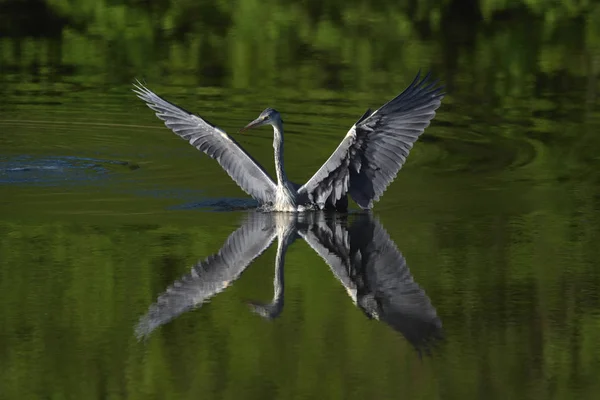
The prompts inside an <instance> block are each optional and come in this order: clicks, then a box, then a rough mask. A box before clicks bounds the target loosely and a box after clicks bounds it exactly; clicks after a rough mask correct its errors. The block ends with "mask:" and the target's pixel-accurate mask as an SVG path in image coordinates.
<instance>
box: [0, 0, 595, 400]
mask: <svg viewBox="0 0 600 400" xmlns="http://www.w3.org/2000/svg"><path fill="white" fill-rule="evenodd" d="M496 3H498V4H496ZM500 3H502V2H494V1H485V2H484V1H482V2H476V1H473V2H469V3H464V2H462V3H461V2H444V1H433V2H425V1H422V2H421V1H410V2H407V3H406V5H398V4H396V2H384V1H382V2H380V3H378V4H377V5H375V3H370V2H349V3H340V2H336V1H325V2H317V1H306V2H292V3H289V4H288V3H283V2H279V1H275V0H270V1H266V2H265V1H263V2H260V3H259V2H254V1H248V2H239V3H231V4H230V2H204V1H200V2H186V1H178V2H169V1H162V2H157V3H156V4H154V3H153V4H152V5H151V6H150V5H148V4H146V3H144V2H121V1H112V2H92V1H85V0H79V1H72V2H67V1H60V0H58V1H47V2H44V1H39V0H28V1H24V2H17V1H14V0H3V1H0V216H1V220H0V370H1V371H2V373H1V374H0V399H41V398H52V399H67V398H69V399H70V398H72V399H96V398H97V399H136V398H140V399H146V398H157V399H158V398H161V399H162V398H182V399H188V398H189V399H192V398H194V399H195V398H206V399H212V398H215V399H221V398H227V399H231V398H238V399H239V398H243V399H269V398H279V399H292V398H294V399H300V398H303V399H304V398H318V399H320V398H344V399H346V398H348V399H350V398H357V399H358V398H375V399H396V398H419V399H440V398H443V399H455V398H456V399H475V398H477V399H479V398H489V399H492V398H493V399H517V398H527V399H572V398H577V399H593V398H596V396H597V393H598V392H599V391H600V381H599V380H598V378H597V377H598V375H600V346H599V345H598V337H599V336H600V296H599V291H600V266H599V265H598V259H599V257H600V249H599V247H598V240H599V238H600V186H599V185H600V172H599V171H600V156H598V154H600V136H599V135H598V132H600V112H599V104H598V99H597V90H598V87H599V84H598V81H597V76H598V74H599V73H600V30H599V29H598V26H600V7H599V6H598V5H596V4H593V3H586V2H572V4H571V3H568V4H567V3H565V4H566V5H560V4H558V5H557V4H554V3H552V4H551V3H550V2H542V1H540V2H536V1H524V2H522V3H521V2H513V3H514V4H512V5H511V8H506V7H507V6H506V5H504V4H503V3H502V4H500ZM465 4H468V6H465V7H467V9H463V8H461V7H463V5H465ZM465 10H466V11H465ZM419 68H422V69H423V70H431V71H432V72H433V74H434V75H435V76H436V77H438V78H440V79H441V80H442V81H443V82H444V83H445V84H446V91H447V93H448V94H447V96H446V98H445V99H444V102H443V104H442V107H441V108H440V109H439V112H438V115H437V116H436V118H435V120H434V121H433V123H432V124H431V126H430V127H429V128H428V129H427V130H426V131H425V134H424V135H423V136H422V138H421V140H419V142H417V144H416V145H415V147H414V149H413V151H412V152H411V155H410V157H409V159H408V162H407V163H406V165H405V166H404V168H403V169H402V170H401V172H400V173H399V175H398V177H397V179H396V180H395V181H394V183H393V184H392V185H391V186H390V187H389V188H388V190H387V191H386V193H385V195H384V196H383V197H382V200H381V201H380V202H379V203H377V204H376V206H375V209H374V212H373V215H374V218H375V221H377V222H374V224H380V225H377V226H380V227H381V228H382V229H383V230H384V231H385V232H386V235H389V240H390V241H391V242H390V243H393V244H394V245H395V246H396V247H397V249H398V251H400V252H401V254H402V255H403V257H405V259H406V263H407V268H409V269H408V270H405V272H406V271H408V276H406V275H403V276H404V277H405V278H406V279H410V278H411V277H412V279H414V284H416V285H418V287H419V288H420V289H421V290H422V291H423V292H419V293H421V295H422V297H421V298H422V299H426V302H428V303H427V304H429V306H428V307H429V308H427V307H426V308H427V310H428V312H430V313H433V314H432V315H435V316H437V317H436V318H437V321H438V322H439V323H440V324H441V328H440V329H439V330H438V329H437V328H436V329H433V328H432V329H430V330H427V329H425V330H423V329H421V330H419V329H417V328H416V327H417V325H416V324H415V321H414V320H412V321H411V320H407V321H408V322H406V324H405V325H403V327H404V330H402V329H399V328H398V326H397V325H396V326H395V325H394V323H392V322H390V320H386V318H387V316H388V315H390V314H389V313H388V314H386V310H389V309H386V308H385V307H384V306H385V304H387V303H386V299H388V297H386V296H388V295H389V296H391V297H393V293H399V292H393V293H392V294H389V293H390V292H389V291H385V290H380V291H379V292H377V293H376V295H375V296H374V298H375V299H376V300H377V301H378V302H379V303H378V304H379V306H381V307H382V308H381V309H380V310H379V314H378V316H379V320H378V319H377V318H368V316H367V315H368V314H369V313H368V312H367V311H365V309H364V308H361V306H360V304H358V305H355V304H354V302H353V299H352V293H351V290H350V291H348V288H345V287H344V285H343V284H341V283H340V280H339V276H338V277H337V278H336V275H335V270H334V271H333V272H334V273H332V270H331V269H330V267H329V266H328V265H327V264H326V263H325V261H324V260H323V259H322V258H321V257H320V256H319V255H318V254H317V252H315V250H314V249H313V248H311V246H309V244H307V241H306V240H303V239H302V238H298V239H297V240H296V241H295V242H294V243H293V244H292V245H291V246H290V247H289V248H288V249H287V252H286V257H285V268H284V274H285V275H284V276H285V292H284V306H283V309H282V310H280V311H281V314H279V315H278V317H277V318H274V319H272V320H266V319H264V318H261V316H259V315H257V314H256V313H253V312H252V310H251V308H250V307H249V306H248V302H261V303H269V302H270V301H271V299H272V297H273V295H274V293H273V278H274V266H275V264H274V263H275V259H276V248H277V244H276V243H274V244H273V245H272V246H271V247H269V248H268V249H267V250H266V251H265V252H264V253H263V254H261V255H260V256H259V257H258V258H256V259H255V260H254V261H253V262H252V263H250V264H249V265H248V266H247V267H246V268H245V269H243V268H242V269H243V274H242V275H241V276H239V278H237V279H234V280H231V279H222V280H217V282H218V283H220V284H221V286H222V287H221V288H219V289H218V290H216V289H215V291H217V292H219V293H218V294H216V295H215V296H214V297H212V298H211V299H210V301H209V302H207V303H206V304H204V305H202V306H201V307H199V308H198V309H195V310H190V311H187V312H183V313H181V314H180V315H178V316H176V317H175V318H173V319H172V320H170V321H169V322H167V323H166V324H164V325H162V326H159V327H156V329H155V330H153V331H152V332H151V333H150V334H149V335H148V337H147V338H146V339H144V340H138V337H137V336H136V327H137V326H138V323H139V322H140V320H141V319H142V318H143V317H144V316H145V315H146V313H148V311H149V309H150V307H151V305H152V304H154V303H155V302H156V301H157V298H158V297H159V296H160V295H161V294H162V293H164V292H165V291H166V290H167V288H169V286H170V285H173V284H174V282H176V281H178V280H179V279H181V278H182V277H184V276H185V275H186V274H188V273H189V272H190V269H191V268H192V266H194V264H196V263H197V262H198V261H200V260H204V259H205V258H206V257H208V256H210V255H212V254H215V253H217V252H218V251H219V249H221V247H222V246H223V244H224V243H225V241H226V240H227V238H228V237H229V235H230V234H232V232H234V231H236V230H237V229H238V228H240V226H242V225H243V224H244V221H247V219H248V218H251V217H250V216H249V215H251V214H249V211H247V210H240V209H239V208H247V207H248V206H249V205H251V204H252V202H251V201H249V200H248V198H247V197H246V196H245V195H244V193H243V192H241V191H240V189H239V188H238V187H237V186H236V185H235V184H234V183H233V182H232V181H231V180H230V178H229V177H228V176H227V175H226V174H225V173H224V172H223V171H222V170H221V168H220V167H219V166H218V165H217V164H216V163H215V162H214V161H213V160H210V159H208V158H207V157H204V156H203V155H202V154H201V153H199V152H198V151H197V150H195V149H194V148H192V147H191V146H189V145H188V144H186V143H185V142H184V141H182V140H180V139H178V138H177V137H175V135H173V134H172V133H171V132H170V131H169V130H167V129H166V128H165V127H164V126H163V125H162V123H161V122H160V121H159V120H158V119H157V118H156V117H155V116H154V115H153V114H152V112H151V111H150V110H149V109H148V108H146V107H145V106H144V105H143V103H142V102H141V101H139V100H138V99H136V98H135V96H134V95H133V94H132V93H131V91H130V89H131V82H132V81H133V80H134V79H135V78H140V79H143V80H145V82H146V83H147V85H148V87H149V88H150V89H152V90H155V91H157V92H158V93H159V94H161V95H163V96H164V97H165V98H167V99H169V100H171V101H173V102H175V103H177V104H179V105H181V106H183V107H185V108H187V109H189V110H191V111H194V112H197V113H199V114H200V115H202V116H204V117H206V118H207V119H208V120H209V121H211V122H213V123H215V124H217V125H219V126H220V127H221V128H222V129H224V130H225V131H227V132H229V133H231V134H233V135H235V138H236V140H238V141H239V142H240V143H241V144H242V145H243V146H244V148H245V149H246V150H247V151H248V152H249V153H251V154H252V155H253V156H255V158H257V159H258V160H259V161H260V162H261V163H262V164H263V165H264V166H265V167H266V168H267V170H268V171H269V172H270V173H273V171H274V167H273V161H272V157H273V156H272V133H271V131H270V130H269V129H268V128H262V129H259V130H256V131H251V132H250V133H249V134H247V135H238V134H236V132H237V130H238V129H240V128H241V127H242V126H244V125H245V124H246V123H247V122H249V121H250V120H252V119H254V118H255V117H256V116H257V115H258V113H260V111H262V110H263V109H264V108H266V107H274V108H277V109H278V110H279V111H280V112H281V113H282V116H283V119H284V120H285V128H286V148H285V150H286V153H285V155H286V160H285V162H286V166H287V173H288V176H290V178H291V179H292V180H294V181H297V182H302V181H304V180H306V179H307V178H309V177H310V176H311V175H312V173H313V172H314V171H316V169H317V168H318V167H319V166H320V165H321V164H322V163H323V162H324V161H325V160H326V159H327V157H328V156H329V155H330V154H331V152H332V151H333V150H334V149H335V147H336V146H337V144H338V143H339V141H340V140H341V138H342V137H343V136H344V135H345V133H346V131H347V130H348V128H349V127H350V126H351V125H352V124H353V123H354V122H355V121H356V119H357V118H358V117H359V116H360V115H361V114H362V113H363V112H364V111H365V109H366V108H368V107H378V106H380V105H381V104H383V103H384V102H385V101H387V100H388V99H390V98H392V97H393V96H394V95H396V94H397V93H399V92H400V91H401V90H403V89H404V87H406V85H408V83H409V82H410V81H411V80H412V78H413V76H414V74H415V73H416V72H417V70H418V69H419ZM357 219H358V220H360V216H358V215H350V217H349V221H348V223H347V224H346V222H339V223H338V225H336V224H335V223H333V222H331V221H330V226H331V224H333V225H332V226H333V227H334V228H335V227H337V228H336V229H338V230H340V231H341V232H345V231H346V230H347V229H350V228H348V227H349V226H352V223H353V221H355V220H357ZM270 226H272V225H270ZM302 229H305V228H302ZM364 231H365V230H362V231H361V232H364ZM304 232H305V233H306V232H307V231H306V230H305V231H304ZM246 237H248V238H258V237H259V236H258V234H254V233H253V234H250V235H247V236H246ZM353 237H354V238H357V239H355V242H354V244H353V246H359V245H360V246H363V247H364V248H367V247H368V246H369V243H370V244H371V245H372V246H371V247H373V248H378V247H377V246H378V245H381V243H382V242H381V241H377V240H375V239H373V241H372V242H368V241H366V242H365V241H361V240H363V239H361V238H362V236H360V235H358V234H356V233H354V236H353ZM364 240H366V239H364ZM357 243H358V244H357ZM360 246H359V247H360ZM365 246H366V247H365ZM392 247H393V246H392ZM353 248H356V247H353ZM361 248H362V247H361ZM362 251H363V253H364V252H365V251H366V250H362ZM367 253H368V252H367ZM365 254H366V253H365ZM369 254H372V253H369ZM373 257H375V258H374V259H377V257H376V256H373ZM394 265H396V264H395V263H389V264H388V266H389V267H390V268H392V269H391V271H392V272H390V274H391V275H389V277H388V278H386V279H384V282H388V281H391V280H393V279H394V277H397V276H399V272H398V271H400V270H394V269H393V266H394ZM398 265H399V264H398ZM353 267H356V265H354V264H353ZM240 268H241V267H240ZM394 271H396V272H394ZM355 272H356V271H355ZM359 272H360V271H359ZM359 272H356V274H355V275H353V279H354V280H353V281H352V282H353V284H356V285H358V287H359V288H361V287H362V286H361V285H362V283H361V282H362V281H361V279H363V280H364V279H365V278H364V276H363V275H361V274H360V273H359ZM381 287H382V286H378V284H373V285H372V286H371V289H372V290H375V289H377V288H381ZM373 288H375V289H373ZM363 289H364V288H363ZM361 293H363V292H361ZM363 294H364V293H363ZM359 297H360V296H359ZM359 303H360V302H359ZM371 316H373V314H371ZM398 320H399V319H398ZM394 321H396V320H394ZM403 321H405V320H403ZM431 321H433V320H432V319H431V318H430V322H431ZM433 325H435V324H433ZM433 325H428V326H429V327H431V326H433ZM410 328H414V329H413V330H412V331H410ZM407 329H408V330H407ZM407 332H408V333H407ZM410 332H413V336H411V333H410ZM414 332H417V333H414ZM415 335H416V336H415ZM415 337H417V339H423V341H426V342H427V345H426V346H425V345H415V340H414V339H415ZM416 342H419V340H416Z"/></svg>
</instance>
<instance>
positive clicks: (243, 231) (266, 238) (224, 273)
mask: <svg viewBox="0 0 600 400" xmlns="http://www.w3.org/2000/svg"><path fill="white" fill-rule="evenodd" d="M276 236H277V232H276V226H275V222H274V221H273V217H272V214H268V213H259V212H255V213H252V214H250V215H249V217H248V220H247V221H246V222H245V223H244V224H243V225H242V226H241V227H240V228H239V229H238V230H236V231H235V232H233V233H232V234H231V235H230V236H229V237H228V238H227V240H226V241H225V244H224V245H223V247H221V250H219V252H218V253H217V254H214V255H212V256H210V257H208V258H207V259H206V260H204V261H201V262H199V263H197V264H196V265H195V266H194V267H193V268H192V270H191V272H190V273H189V274H187V275H185V276H183V277H182V278H181V279H179V280H178V281H176V282H175V283H174V284H173V285H171V287H169V288H168V289H167V290H166V291H165V292H164V293H163V294H161V295H160V296H159V297H158V300H157V301H156V303H154V304H153V305H152V306H150V309H149V310H148V313H147V314H146V315H145V316H144V317H142V319H141V320H140V322H139V324H138V326H137V328H136V332H137V334H138V336H146V335H148V334H150V332H152V331H153V330H154V329H155V328H156V327H158V326H160V325H162V324H165V323H167V322H168V321H170V320H171V319H173V318H175V317H177V316H178V315H179V314H181V313H183V312H185V311H187V310H189V309H191V308H193V307H196V306H198V305H201V304H202V303H203V302H205V301H207V300H208V299H209V298H211V297H212V296H214V295H216V294H218V293H219V292H221V291H223V290H224V289H225V288H226V287H227V286H229V285H230V284H231V283H232V282H233V281H235V280H236V279H237V278H239V276H240V275H241V274H242V272H243V271H244V270H245V269H246V267H247V266H248V265H249V264H250V263H251V262H252V261H253V260H254V259H255V258H256V257H258V256H259V255H260V254H262V253H263V252H264V251H265V250H266V249H267V248H268V247H269V246H270V245H271V243H272V242H273V239H274V238H275V237H276Z"/></svg>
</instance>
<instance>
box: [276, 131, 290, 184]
mask: <svg viewBox="0 0 600 400" xmlns="http://www.w3.org/2000/svg"><path fill="white" fill-rule="evenodd" d="M273 149H274V150H275V171H276V172H277V185H278V186H283V185H284V184H285V183H286V182H287V176H286V175H285V171H284V169H283V126H281V124H280V123H274V124H273Z"/></svg>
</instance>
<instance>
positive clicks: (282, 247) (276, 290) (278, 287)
mask: <svg viewBox="0 0 600 400" xmlns="http://www.w3.org/2000/svg"><path fill="white" fill-rule="evenodd" d="M287 247H288V243H287V240H280V241H279V243H277V256H276V259H275V276H274V277H273V301H272V303H273V304H277V305H278V306H279V305H280V306H279V307H283V290H284V282H283V265H284V264H285V252H286V251H287ZM279 307H278V308H279Z"/></svg>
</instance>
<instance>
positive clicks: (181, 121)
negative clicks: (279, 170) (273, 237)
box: [133, 82, 276, 203]
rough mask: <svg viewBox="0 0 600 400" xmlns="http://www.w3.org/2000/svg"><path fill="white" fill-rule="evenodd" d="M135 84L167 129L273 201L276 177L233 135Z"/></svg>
mask: <svg viewBox="0 0 600 400" xmlns="http://www.w3.org/2000/svg"><path fill="white" fill-rule="evenodd" d="M134 86H135V89H134V90H133V91H134V92H135V94H137V96H138V97H139V98H140V99H142V100H144V101H145V102H146V104H147V105H148V107H150V108H151V109H152V110H154V111H156V116H157V117H158V118H160V119H162V120H163V121H164V122H165V125H166V126H167V127H168V128H170V129H171V130H172V131H173V132H175V133H176V134H177V135H178V136H179V137H181V138H182V139H185V140H188V141H189V142H190V144H191V145H192V146H194V147H196V148H197V149H198V150H200V151H202V152H204V153H205V154H206V155H208V156H209V157H211V158H214V159H215V160H217V162H218V163H219V164H220V165H221V167H223V169H224V170H225V171H226V172H227V173H228V174H229V176H231V178H232V179H233V180H234V181H235V182H236V183H237V184H238V185H239V186H240V187H241V188H242V190H244V191H245V192H246V193H248V194H249V195H250V196H252V197H254V198H255V199H256V200H258V201H259V202H261V203H268V202H271V201H273V199H274V197H275V189H276V186H275V183H274V182H273V179H271V177H270V176H269V174H268V173H267V172H266V171H265V170H264V169H263V168H262V167H261V166H260V164H258V162H256V160H254V159H253V158H252V157H251V156H250V155H249V154H248V153H246V152H245V151H244V149H242V147H241V146H240V145H239V144H238V143H237V142H236V141H235V140H234V139H233V138H232V137H231V136H229V135H228V134H227V133H225V132H224V131H223V130H221V129H219V128H217V127H216V126H213V125H211V124H209V123H208V122H206V121H205V120H203V119H202V118H200V117H199V116H197V115H194V114H192V113H189V112H187V111H185V110H184V109H182V108H180V107H178V106H176V105H174V104H172V103H170V102H168V101H167V100H165V99H163V98H161V97H160V96H158V95H157V94H155V93H153V92H152V91H151V90H149V89H147V88H146V87H144V86H143V85H142V84H141V83H140V82H138V83H137V84H134Z"/></svg>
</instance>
